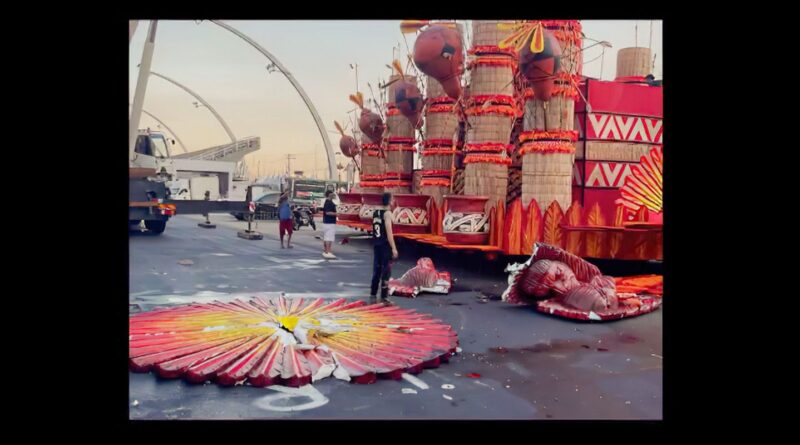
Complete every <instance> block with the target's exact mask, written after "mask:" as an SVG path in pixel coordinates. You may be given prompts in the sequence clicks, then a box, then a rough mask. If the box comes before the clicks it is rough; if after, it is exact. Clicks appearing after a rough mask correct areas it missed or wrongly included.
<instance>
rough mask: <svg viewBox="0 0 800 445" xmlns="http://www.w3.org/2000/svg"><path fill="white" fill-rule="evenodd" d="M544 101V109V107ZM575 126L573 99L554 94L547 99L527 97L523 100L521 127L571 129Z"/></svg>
mask: <svg viewBox="0 0 800 445" xmlns="http://www.w3.org/2000/svg"><path fill="white" fill-rule="evenodd" d="M545 103H546V104H547V105H546V107H547V108H546V109H545ZM574 128H575V101H574V100H573V99H571V98H568V97H565V96H554V97H551V98H550V100H549V101H547V102H542V101H541V100H539V99H529V100H527V101H526V102H525V117H524V118H523V129H524V130H525V131H531V130H573V129H574Z"/></svg>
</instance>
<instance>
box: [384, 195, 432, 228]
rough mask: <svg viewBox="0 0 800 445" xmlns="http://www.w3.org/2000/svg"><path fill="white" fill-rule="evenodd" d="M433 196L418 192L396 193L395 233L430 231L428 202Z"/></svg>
mask: <svg viewBox="0 0 800 445" xmlns="http://www.w3.org/2000/svg"><path fill="white" fill-rule="evenodd" d="M430 199H431V197H430V196H428V195H417V194H397V195H394V207H393V208H392V231H393V232H394V233H428V232H430V225H431V222H430V219H429V218H428V202H429V201H430Z"/></svg>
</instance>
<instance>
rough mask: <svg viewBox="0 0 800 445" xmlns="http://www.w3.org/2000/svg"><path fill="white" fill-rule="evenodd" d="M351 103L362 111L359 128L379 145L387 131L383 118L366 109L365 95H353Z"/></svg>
mask: <svg viewBox="0 0 800 445" xmlns="http://www.w3.org/2000/svg"><path fill="white" fill-rule="evenodd" d="M350 101H351V102H353V103H354V104H356V105H358V108H359V109H361V116H360V117H359V119H358V128H359V129H360V130H361V132H362V133H364V134H365V135H366V136H367V137H368V138H369V139H370V140H371V141H372V142H374V143H377V144H379V143H380V142H381V139H382V138H383V132H384V130H385V129H386V125H384V123H383V119H381V116H380V115H379V114H378V113H376V112H374V111H372V110H369V109H368V108H364V95H363V94H361V93H356V94H351V95H350Z"/></svg>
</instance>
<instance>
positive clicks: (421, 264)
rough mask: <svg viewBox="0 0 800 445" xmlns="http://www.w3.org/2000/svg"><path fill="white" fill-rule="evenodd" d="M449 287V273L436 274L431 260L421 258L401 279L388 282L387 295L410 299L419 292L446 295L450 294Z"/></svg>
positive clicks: (450, 284)
mask: <svg viewBox="0 0 800 445" xmlns="http://www.w3.org/2000/svg"><path fill="white" fill-rule="evenodd" d="M451 286H452V280H451V277H450V272H438V271H437V270H436V268H435V267H434V266H433V260H431V259H430V258H427V257H423V258H420V259H419V260H417V265H416V266H414V267H412V268H411V269H409V270H408V271H407V272H406V273H404V274H403V276H402V277H400V278H399V279H396V280H395V279H391V280H389V294H390V295H399V296H403V297H412V298H413V297H416V296H417V294H418V293H419V292H433V293H440V294H446V293H449V292H450V287H451Z"/></svg>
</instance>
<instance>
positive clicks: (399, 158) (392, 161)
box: [386, 151, 414, 174]
mask: <svg viewBox="0 0 800 445" xmlns="http://www.w3.org/2000/svg"><path fill="white" fill-rule="evenodd" d="M413 169H414V152H413V151H386V171H387V172H402V173H408V174H411V172H412V170H413Z"/></svg>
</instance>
